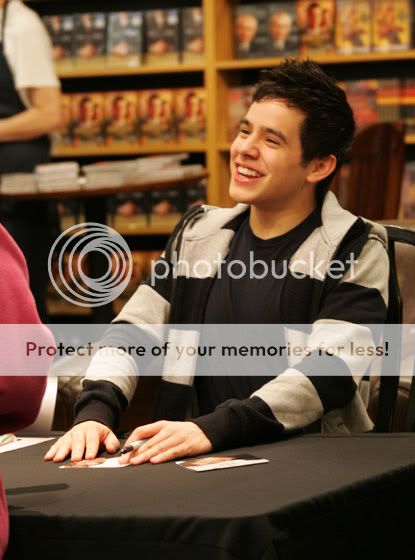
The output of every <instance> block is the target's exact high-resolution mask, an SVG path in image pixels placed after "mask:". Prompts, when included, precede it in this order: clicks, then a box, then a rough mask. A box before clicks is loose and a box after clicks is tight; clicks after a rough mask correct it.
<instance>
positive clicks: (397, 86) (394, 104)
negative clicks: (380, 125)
mask: <svg viewBox="0 0 415 560" xmlns="http://www.w3.org/2000/svg"><path fill="white" fill-rule="evenodd" d="M401 93H402V92H401V80H400V79H399V78H392V79H389V80H379V81H378V88H377V92H376V105H377V110H378V113H379V120H380V121H382V122H396V121H399V119H400V117H401V110H400V106H401Z"/></svg>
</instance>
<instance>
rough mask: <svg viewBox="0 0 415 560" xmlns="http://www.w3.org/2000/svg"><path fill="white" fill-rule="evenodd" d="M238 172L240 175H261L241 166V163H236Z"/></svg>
mask: <svg viewBox="0 0 415 560" xmlns="http://www.w3.org/2000/svg"><path fill="white" fill-rule="evenodd" d="M236 169H237V170H238V173H240V174H241V175H247V176H248V177H262V175H261V173H258V172H257V171H254V170H253V169H248V168H247V167H243V166H242V165H238V166H237V168H236Z"/></svg>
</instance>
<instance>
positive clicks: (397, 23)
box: [373, 0, 411, 52]
mask: <svg viewBox="0 0 415 560" xmlns="http://www.w3.org/2000/svg"><path fill="white" fill-rule="evenodd" d="M410 45H411V9H410V4H409V0H373V49H374V50H375V51H378V52H392V51H400V50H407V49H409V48H410Z"/></svg>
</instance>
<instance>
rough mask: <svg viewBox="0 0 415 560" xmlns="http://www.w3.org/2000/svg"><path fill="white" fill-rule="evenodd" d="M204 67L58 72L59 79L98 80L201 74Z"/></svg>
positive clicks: (77, 69) (197, 65)
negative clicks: (108, 77)
mask: <svg viewBox="0 0 415 560" xmlns="http://www.w3.org/2000/svg"><path fill="white" fill-rule="evenodd" d="M204 69H205V67H204V65H200V64H176V65H174V66H172V65H170V66H146V65H142V66H138V67H131V68H129V67H126V66H124V67H122V66H119V67H111V66H108V67H102V66H101V67H93V66H92V67H90V68H88V67H87V66H86V67H78V68H73V69H67V70H66V69H65V70H58V76H59V78H63V79H74V78H99V77H106V76H134V75H146V74H148V75H149V74H181V73H191V72H203V71H204Z"/></svg>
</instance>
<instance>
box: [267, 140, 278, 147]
mask: <svg viewBox="0 0 415 560" xmlns="http://www.w3.org/2000/svg"><path fill="white" fill-rule="evenodd" d="M268 142H269V143H270V144H274V145H275V146H279V145H280V143H279V142H278V141H277V140H274V138H268Z"/></svg>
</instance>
